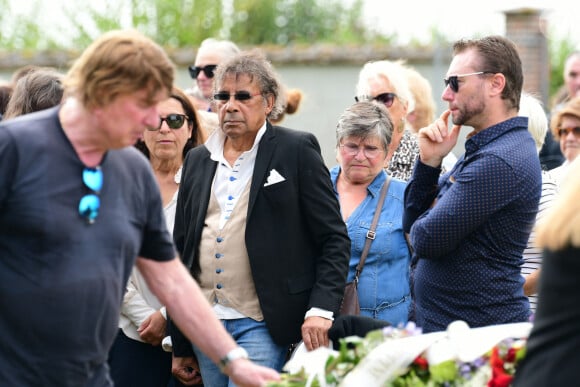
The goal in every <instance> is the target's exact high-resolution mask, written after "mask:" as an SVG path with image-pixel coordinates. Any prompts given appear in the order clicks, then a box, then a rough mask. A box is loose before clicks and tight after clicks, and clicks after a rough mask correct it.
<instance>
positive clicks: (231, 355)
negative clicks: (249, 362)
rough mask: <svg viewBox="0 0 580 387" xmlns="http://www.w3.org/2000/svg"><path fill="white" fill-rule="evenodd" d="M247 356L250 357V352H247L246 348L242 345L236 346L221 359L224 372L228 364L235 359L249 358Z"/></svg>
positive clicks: (221, 368) (221, 367)
mask: <svg viewBox="0 0 580 387" xmlns="http://www.w3.org/2000/svg"><path fill="white" fill-rule="evenodd" d="M247 358H248V352H246V350H245V349H244V348H242V347H236V348H234V349H232V350H231V351H229V352H228V353H227V354H226V355H225V356H224V357H222V358H221V359H220V364H219V366H220V370H221V371H222V372H223V371H224V369H225V368H226V367H227V366H228V364H230V363H231V362H233V361H234V360H237V359H247Z"/></svg>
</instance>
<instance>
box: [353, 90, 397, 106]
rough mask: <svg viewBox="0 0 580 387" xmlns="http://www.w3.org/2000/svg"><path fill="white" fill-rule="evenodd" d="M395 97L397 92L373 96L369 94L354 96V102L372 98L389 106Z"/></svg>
mask: <svg viewBox="0 0 580 387" xmlns="http://www.w3.org/2000/svg"><path fill="white" fill-rule="evenodd" d="M395 98H397V94H395V93H381V94H379V95H376V96H374V97H371V96H362V97H360V98H359V97H354V100H355V101H356V102H360V101H365V100H366V101H368V100H373V101H377V102H380V103H382V104H383V105H385V106H386V107H388V108H390V107H391V106H393V103H394V102H395Z"/></svg>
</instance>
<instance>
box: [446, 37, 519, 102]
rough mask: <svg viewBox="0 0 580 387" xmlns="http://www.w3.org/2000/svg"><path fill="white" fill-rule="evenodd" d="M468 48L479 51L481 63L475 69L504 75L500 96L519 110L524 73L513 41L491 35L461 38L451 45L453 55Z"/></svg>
mask: <svg viewBox="0 0 580 387" xmlns="http://www.w3.org/2000/svg"><path fill="white" fill-rule="evenodd" d="M468 49H475V50H476V51H477V52H478V53H479V56H480V58H481V63H480V64H479V66H480V68H478V69H477V71H490V72H493V73H496V74H497V73H501V74H503V75H504V76H505V78H506V84H505V87H504V89H503V91H502V93H501V98H502V99H504V100H507V101H508V102H509V104H510V107H511V108H513V109H516V110H519V108H520V97H521V95H522V88H523V84H524V73H523V69H522V61H521V59H520V55H519V54H518V50H517V47H516V45H515V44H514V42H512V41H511V40H509V39H508V38H505V37H503V36H499V35H491V36H486V37H483V38H480V39H461V40H458V41H457V42H455V44H454V45H453V53H454V55H455V54H459V53H461V52H464V51H465V50H468Z"/></svg>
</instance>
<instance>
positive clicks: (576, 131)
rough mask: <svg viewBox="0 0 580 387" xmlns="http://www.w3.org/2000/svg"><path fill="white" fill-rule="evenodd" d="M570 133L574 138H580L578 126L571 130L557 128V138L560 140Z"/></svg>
mask: <svg viewBox="0 0 580 387" xmlns="http://www.w3.org/2000/svg"><path fill="white" fill-rule="evenodd" d="M570 132H572V133H574V137H580V126H575V127H573V128H572V127H570V128H558V136H560V138H562V137H566V136H567V135H568V134H570Z"/></svg>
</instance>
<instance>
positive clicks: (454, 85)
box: [443, 71, 493, 93]
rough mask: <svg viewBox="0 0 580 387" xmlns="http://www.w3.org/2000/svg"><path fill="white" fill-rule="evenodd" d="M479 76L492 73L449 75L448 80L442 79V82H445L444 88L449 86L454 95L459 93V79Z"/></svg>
mask: <svg viewBox="0 0 580 387" xmlns="http://www.w3.org/2000/svg"><path fill="white" fill-rule="evenodd" d="M481 74H493V72H491V71H478V72H475V73H467V74H457V75H451V76H450V77H449V78H444V79H443V82H445V87H447V86H449V88H451V90H453V92H454V93H457V92H458V91H459V81H458V79H459V78H463V77H470V76H472V75H481Z"/></svg>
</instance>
